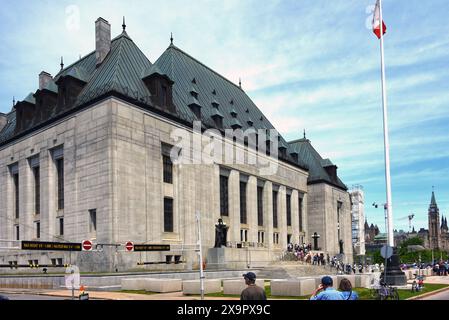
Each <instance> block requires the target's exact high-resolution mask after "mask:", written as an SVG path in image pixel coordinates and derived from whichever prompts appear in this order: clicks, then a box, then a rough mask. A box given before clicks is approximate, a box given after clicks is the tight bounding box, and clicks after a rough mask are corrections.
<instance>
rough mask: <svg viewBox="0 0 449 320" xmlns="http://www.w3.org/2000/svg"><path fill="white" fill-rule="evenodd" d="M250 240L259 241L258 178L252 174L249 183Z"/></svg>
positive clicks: (248, 213) (247, 194)
mask: <svg viewBox="0 0 449 320" xmlns="http://www.w3.org/2000/svg"><path fill="white" fill-rule="evenodd" d="M246 188H247V193H246V196H247V199H246V200H247V208H246V209H247V215H248V226H249V230H248V242H254V243H257V231H258V226H257V178H256V177H254V176H250V177H249V179H248V185H247V187H246Z"/></svg>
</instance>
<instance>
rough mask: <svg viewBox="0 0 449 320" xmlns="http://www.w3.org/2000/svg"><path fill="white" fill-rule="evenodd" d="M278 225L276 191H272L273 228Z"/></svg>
mask: <svg viewBox="0 0 449 320" xmlns="http://www.w3.org/2000/svg"><path fill="white" fill-rule="evenodd" d="M277 227H278V192H277V191H273V228H277Z"/></svg>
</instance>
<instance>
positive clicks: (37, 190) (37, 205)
mask: <svg viewBox="0 0 449 320" xmlns="http://www.w3.org/2000/svg"><path fill="white" fill-rule="evenodd" d="M33 176H34V214H40V212H41V182H40V171H39V167H34V168H33Z"/></svg>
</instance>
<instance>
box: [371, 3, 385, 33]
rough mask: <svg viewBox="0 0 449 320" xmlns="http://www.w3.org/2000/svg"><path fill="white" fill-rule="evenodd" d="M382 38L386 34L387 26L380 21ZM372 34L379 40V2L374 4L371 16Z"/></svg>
mask: <svg viewBox="0 0 449 320" xmlns="http://www.w3.org/2000/svg"><path fill="white" fill-rule="evenodd" d="M382 31H383V32H382V36H383V35H384V34H385V33H386V32H387V26H386V25H385V23H384V22H383V20H382ZM373 32H374V34H375V35H376V36H377V38H379V39H380V4H379V0H377V2H376V7H375V8H374V14H373Z"/></svg>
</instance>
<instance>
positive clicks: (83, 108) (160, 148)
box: [0, 18, 352, 271]
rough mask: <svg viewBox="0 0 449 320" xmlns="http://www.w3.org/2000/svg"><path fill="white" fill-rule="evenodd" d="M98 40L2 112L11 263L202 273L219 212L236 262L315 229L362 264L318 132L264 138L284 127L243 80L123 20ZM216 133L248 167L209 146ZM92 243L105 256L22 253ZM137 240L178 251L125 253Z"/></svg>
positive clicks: (273, 254) (268, 254)
mask: <svg viewBox="0 0 449 320" xmlns="http://www.w3.org/2000/svg"><path fill="white" fill-rule="evenodd" d="M96 41H97V43H96V50H95V51H94V52H92V53H91V54H89V55H87V56H85V57H83V58H82V59H80V60H79V61H77V62H75V63H73V64H72V65H70V66H68V67H65V68H64V66H63V65H61V70H60V71H59V72H58V74H57V75H56V76H55V77H52V76H51V75H50V74H48V73H46V72H42V73H41V74H40V75H39V89H38V90H37V91H36V92H35V93H31V94H29V95H28V96H27V97H26V98H24V100H22V101H19V102H18V103H17V104H16V105H14V106H13V109H12V111H11V112H10V113H8V114H6V115H4V114H1V115H0V203H1V204H2V205H1V206H0V219H1V223H0V239H2V241H3V242H2V245H1V247H2V248H3V249H2V250H1V252H0V264H7V263H12V264H14V263H18V264H26V263H30V262H31V263H35V262H36V261H37V263H39V264H60V263H72V264H77V265H78V266H79V267H80V269H81V270H82V271H110V270H132V269H142V268H147V269H151V268H153V269H164V270H179V269H192V268H196V267H197V266H198V258H197V253H196V252H195V251H194V249H195V245H196V244H197V241H198V240H197V236H198V231H197V222H196V221H197V220H196V216H197V213H199V217H200V219H199V220H200V224H201V230H202V232H201V236H202V241H201V245H202V247H203V251H204V256H205V257H207V252H208V251H209V250H210V249H211V248H213V247H214V242H215V223H216V222H217V220H218V219H219V218H221V219H223V221H224V222H225V223H226V224H227V226H228V227H229V231H228V236H227V244H226V248H225V249H224V250H225V251H226V259H227V260H226V265H227V266H228V267H236V268H237V267H243V266H247V265H252V266H257V265H265V264H267V263H268V262H270V261H274V260H276V259H279V257H280V255H282V253H283V252H284V251H285V249H286V247H287V244H288V243H289V242H290V243H293V244H296V243H309V242H311V241H312V240H311V235H312V234H313V233H314V232H317V233H318V234H320V240H319V246H320V248H321V250H323V251H325V252H328V253H329V254H331V255H334V254H337V253H339V252H340V245H339V243H340V242H341V243H342V247H343V251H344V254H345V255H346V256H347V257H348V259H349V260H350V259H351V258H352V238H351V211H350V210H351V205H350V198H349V193H348V192H347V188H346V186H345V185H344V184H343V183H342V182H341V180H340V179H339V178H338V176H337V167H336V166H335V165H334V164H332V163H331V162H330V160H329V159H322V158H321V156H320V155H319V154H318V152H316V150H315V149H314V148H313V147H312V146H311V144H310V141H309V140H307V139H306V138H305V137H304V139H300V140H296V141H293V142H287V141H285V140H284V139H283V138H282V137H281V136H275V137H274V138H270V137H269V138H266V140H263V141H261V139H262V138H264V137H265V136H264V135H262V134H260V135H259V132H261V131H260V130H262V131H267V130H274V128H273V126H272V125H271V124H270V123H269V121H268V120H267V119H266V118H265V116H264V115H263V114H262V112H261V111H260V110H259V109H258V108H257V106H255V105H254V103H252V101H251V100H250V98H249V97H248V96H247V95H246V94H245V92H244V91H243V89H242V88H241V86H237V85H235V84H233V83H231V82H230V81H228V80H226V79H225V78H223V77H222V76H220V75H219V74H217V73H216V72H214V71H213V70H211V69H210V68H208V67H206V66H204V65H203V64H202V63H200V62H199V61H197V60H196V59H194V58H192V57H191V56H189V55H188V54H186V53H185V52H184V51H182V50H180V49H179V48H177V47H176V46H174V45H173V43H171V44H170V46H169V47H168V49H167V50H166V51H165V52H164V53H163V54H162V56H161V57H159V59H157V61H156V62H155V63H151V62H150V61H149V60H148V59H147V58H146V56H145V55H144V54H143V53H142V52H141V51H140V50H139V48H138V47H137V46H136V45H135V44H134V42H133V41H132V39H131V38H130V37H129V36H128V34H127V32H126V31H125V26H124V28H123V32H122V34H120V35H119V36H118V37H116V38H114V39H112V40H111V37H110V25H109V23H108V22H107V21H106V20H104V19H102V18H99V19H98V20H97V21H96ZM195 123H200V124H199V128H198V130H195V128H196V127H195ZM227 128H229V129H233V130H234V131H235V130H242V131H243V130H248V129H254V131H255V132H256V133H255V139H254V140H255V141H256V143H255V147H254V145H253V144H252V143H251V141H252V140H251V139H250V141H249V142H248V141H247V139H246V138H245V139H244V140H242V141H235V140H234V139H232V138H231V139H228V138H226V137H224V138H223V133H224V131H225V129H227ZM211 130H213V131H211ZM245 132H246V131H245ZM251 132H252V131H251ZM270 132H272V131H270ZM206 133H207V135H206ZM205 135H206V137H207V139H205V138H204V136H205ZM181 137H182V139H181ZM250 138H251V137H250ZM264 139H265V138H264ZM181 140H183V141H182V142H184V143H181ZM216 140H219V141H221V142H222V144H223V148H226V147H227V146H228V147H229V148H231V149H232V150H233V154H235V155H237V154H239V152H241V153H242V154H244V160H245V161H243V162H238V161H225V160H226V159H225V155H224V154H223V155H218V156H217V155H216V154H214V155H213V156H211V154H210V152H205V151H204V150H209V149H208V148H209V147H210V144H211V141H216ZM257 140H258V141H257ZM185 141H189V142H191V143H188V144H185ZM195 141H199V150H200V151H201V152H198V144H197V145H196V147H195ZM174 151H175V152H174ZM174 155H177V156H178V157H180V158H178V159H177V158H176V157H174ZM181 158H182V161H179V162H177V161H176V160H179V159H181ZM250 158H251V159H252V158H256V159H257V161H256V162H249V161H248V159H250ZM233 159H234V158H233ZM197 160H200V162H198V161H197ZM268 167H270V168H275V170H274V171H270V173H269V174H267V168H268ZM85 239H90V240H92V242H93V243H94V249H95V250H93V251H90V252H57V251H55V252H49V251H42V252H38V251H24V250H20V249H18V247H20V241H22V240H35V241H57V242H78V243H79V242H81V241H83V240H85ZM127 241H133V242H134V243H135V244H170V246H171V250H170V251H166V252H141V253H139V252H126V250H125V249H124V243H125V242H127ZM166 261H169V262H174V261H179V262H180V263H176V264H175V263H169V264H165V263H164V262H166ZM144 263H156V264H145V265H144ZM158 263H161V264H158ZM207 263H208V262H207V261H206V264H207Z"/></svg>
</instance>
